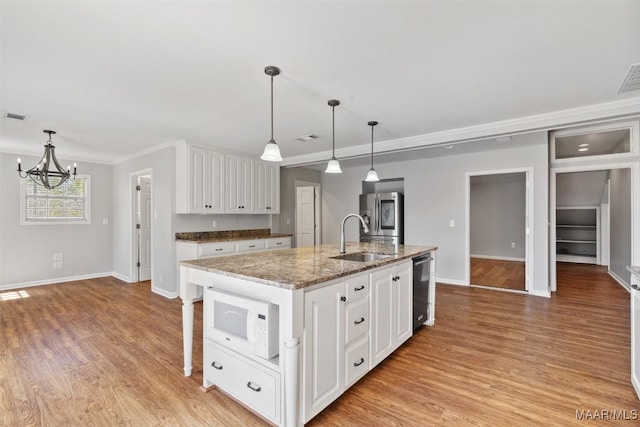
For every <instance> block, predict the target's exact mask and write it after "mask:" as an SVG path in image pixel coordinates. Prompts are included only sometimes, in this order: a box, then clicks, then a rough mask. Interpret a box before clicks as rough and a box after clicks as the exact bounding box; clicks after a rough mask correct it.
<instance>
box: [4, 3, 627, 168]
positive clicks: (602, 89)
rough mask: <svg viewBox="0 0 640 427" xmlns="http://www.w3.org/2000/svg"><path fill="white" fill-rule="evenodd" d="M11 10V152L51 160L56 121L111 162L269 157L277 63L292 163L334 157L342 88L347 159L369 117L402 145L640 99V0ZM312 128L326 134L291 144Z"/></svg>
mask: <svg viewBox="0 0 640 427" xmlns="http://www.w3.org/2000/svg"><path fill="white" fill-rule="evenodd" d="M0 7H1V9H0V13H1V17H0V19H1V22H0V24H1V29H0V36H1V40H0V43H1V44H0V57H1V64H0V73H1V74H0V75H1V82H0V85H1V87H0V96H1V98H0V109H1V110H2V112H4V113H6V112H11V113H17V114H25V115H28V116H29V119H28V120H27V121H26V122H15V121H10V120H7V119H3V120H0V126H1V128H0V151H5V152H15V153H25V154H38V155H39V154H41V151H42V147H41V146H42V145H43V144H44V142H45V140H46V138H45V136H46V135H44V134H42V130H43V129H53V130H56V131H57V132H58V134H57V135H56V136H55V137H54V143H55V144H56V145H57V146H58V156H59V157H62V158H66V159H69V158H72V159H73V158H77V159H79V160H85V161H89V160H90V161H99V162H106V163H112V162H117V161H119V160H122V159H123V158H127V157H130V156H133V155H135V154H136V153H140V152H142V151H145V150H150V149H152V148H153V147H157V146H159V145H162V144H167V143H172V142H175V141H178V140H187V141H190V142H193V143H196V144H201V145H204V144H206V145H213V146H217V147H221V148H224V149H229V150H237V151H241V152H244V153H248V154H251V155H255V156H256V157H257V156H259V155H260V154H261V152H262V149H263V147H264V144H265V143H266V142H267V140H268V139H269V132H270V131H269V77H268V76H266V75H265V74H264V72H263V69H264V67H265V66H267V65H276V66H279V67H280V68H281V69H282V74H281V75H280V76H278V77H276V78H275V83H274V85H275V87H274V94H275V139H276V141H278V143H279V145H280V147H281V151H282V155H283V157H284V158H285V164H287V163H288V164H296V163H304V162H308V160H309V159H313V158H315V159H320V158H325V156H326V155H327V151H328V150H330V149H331V108H330V107H329V106H328V105H327V100H328V99H331V98H336V99H339V100H340V101H342V104H341V105H340V106H339V107H337V108H336V112H335V116H336V148H337V155H338V157H340V156H341V155H345V156H346V155H347V154H349V155H353V154H358V153H359V154H365V153H368V151H369V149H370V146H369V143H370V128H369V127H368V126H367V121H369V120H378V121H379V122H380V124H379V125H378V126H377V127H376V134H375V140H376V142H377V143H380V142H382V143H383V144H382V145H381V147H382V146H385V144H384V142H385V141H391V143H389V144H387V145H386V146H385V147H386V148H385V149H387V150H388V149H392V148H393V147H394V144H393V142H394V141H397V140H401V141H402V140H406V139H407V138H409V139H411V138H415V137H417V136H425V135H433V134H437V135H441V137H440V139H439V141H440V142H443V141H444V142H447V141H455V140H456V139H457V138H459V137H460V135H462V134H463V133H456V132H454V131H453V130H460V129H465V128H469V127H475V128H478V129H481V130H482V132H484V133H485V135H484V136H492V135H491V133H492V132H493V131H492V129H495V128H492V127H491V126H488V127H482V126H483V125H485V124H487V123H495V122H501V123H507V124H508V123H520V122H517V121H515V122H514V121H513V119H520V118H523V117H529V116H536V117H539V118H540V120H541V122H537V123H543V124H544V120H547V119H548V118H549V117H551V116H550V115H549V114H548V113H550V112H556V111H560V110H567V109H578V110H572V111H579V112H582V111H584V109H580V108H582V107H585V106H593V105H595V104H605V103H620V102H623V103H626V104H625V105H630V106H631V107H629V108H631V111H635V112H640V102H636V101H637V100H640V98H637V97H638V95H640V94H638V93H637V92H635V93H633V92H631V93H627V94H625V95H618V94H617V93H616V92H617V90H618V88H619V86H620V84H621V83H622V81H623V79H624V77H625V75H626V74H627V72H628V70H629V67H630V65H631V64H633V63H640V1H632V0H627V1H622V0H614V1H605V0H602V1H589V2H576V1H570V0H564V1H553V2H550V1H544V0H540V1H518V2H506V1H480V0H476V1H472V0H470V1H414V2H404V1H370V2H365V1H332V2H319V1H297V2H281V1H258V2H248V1H237V2H219V1H200V2H192V1H180V2H178V1H171V2H152V1H111V2H98V1H91V2H88V1H87V2H80V1H66V2H58V1H43V2H36V1H5V0H3V1H2V2H1V3H0ZM607 105H608V104H607ZM616 105H618V104H616ZM600 110H603V111H605V110H607V109H606V108H600ZM612 111H613V110H612ZM625 111H629V110H628V109H627V110H625ZM558 116H559V117H560V116H561V117H563V118H564V120H567V121H570V120H571V115H570V114H565V113H563V114H560V115H558ZM525 127H526V126H524V125H523V126H522V129H520V130H527V129H526V128H525ZM510 129H511V130H518V129H516V128H514V127H511V128H510ZM482 132H480V133H477V134H476V136H478V135H480V136H483V135H481V133H482ZM309 133H314V134H316V135H318V136H320V138H319V139H316V140H313V141H310V142H299V141H296V140H295V138H296V137H299V136H302V135H306V134H309ZM313 153H320V154H317V155H316V156H315V157H314V156H313V155H312V154H313ZM296 159H299V161H298V160H296ZM303 159H304V161H303Z"/></svg>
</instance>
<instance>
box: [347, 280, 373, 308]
mask: <svg viewBox="0 0 640 427" xmlns="http://www.w3.org/2000/svg"><path fill="white" fill-rule="evenodd" d="M367 295H369V275H368V274H365V275H361V276H356V277H353V278H349V279H348V280H347V301H349V302H354V301H356V300H359V299H362V298H366V297H367Z"/></svg>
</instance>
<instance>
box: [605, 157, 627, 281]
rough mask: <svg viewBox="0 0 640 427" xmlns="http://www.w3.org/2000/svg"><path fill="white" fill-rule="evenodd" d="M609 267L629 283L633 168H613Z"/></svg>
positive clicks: (610, 189)
mask: <svg viewBox="0 0 640 427" xmlns="http://www.w3.org/2000/svg"><path fill="white" fill-rule="evenodd" d="M610 183H611V184H610V188H609V191H610V193H609V194H610V203H609V215H610V227H611V229H610V239H609V269H610V270H611V271H612V272H613V273H614V274H615V275H616V276H618V277H619V278H621V279H622V280H624V281H625V282H626V284H627V285H630V284H631V274H630V273H629V272H628V271H627V266H628V265H632V262H631V169H612V170H611V174H610Z"/></svg>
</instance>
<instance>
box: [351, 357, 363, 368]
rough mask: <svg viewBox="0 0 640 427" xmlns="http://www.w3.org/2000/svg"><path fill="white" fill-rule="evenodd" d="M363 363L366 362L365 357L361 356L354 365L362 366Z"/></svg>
mask: <svg viewBox="0 0 640 427" xmlns="http://www.w3.org/2000/svg"><path fill="white" fill-rule="evenodd" d="M363 363H364V357H361V358H360V361H359V362H353V366H360V365H362V364H363Z"/></svg>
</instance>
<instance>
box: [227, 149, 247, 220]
mask: <svg viewBox="0 0 640 427" xmlns="http://www.w3.org/2000/svg"><path fill="white" fill-rule="evenodd" d="M225 165H226V179H227V182H226V187H225V188H226V190H225V196H224V211H225V212H227V213H253V210H254V209H253V184H254V182H253V160H249V159H245V158H243V157H238V156H232V155H229V154H227V155H226V156H225Z"/></svg>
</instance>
